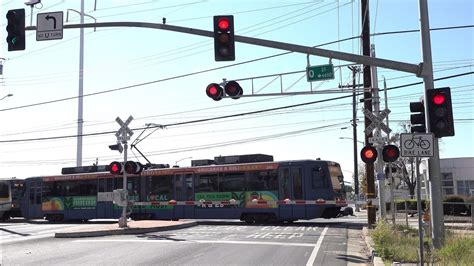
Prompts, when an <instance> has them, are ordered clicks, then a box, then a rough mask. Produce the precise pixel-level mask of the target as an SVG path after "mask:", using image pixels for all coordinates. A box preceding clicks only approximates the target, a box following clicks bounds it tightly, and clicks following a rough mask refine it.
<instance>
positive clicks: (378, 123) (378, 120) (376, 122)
mask: <svg viewBox="0 0 474 266" xmlns="http://www.w3.org/2000/svg"><path fill="white" fill-rule="evenodd" d="M388 114H390V110H389V109H385V110H383V111H382V112H380V114H379V115H375V114H374V113H372V112H371V111H369V110H367V109H364V115H365V116H366V117H367V118H368V119H370V121H372V123H371V124H370V125H369V126H368V127H367V128H366V129H365V135H367V136H368V135H370V133H372V131H374V129H375V128H376V127H380V129H382V130H383V131H385V133H387V134H388V133H390V132H391V131H392V130H391V129H390V128H389V127H388V126H387V125H385V124H384V123H383V120H384V119H385V118H386V117H387V116H388Z"/></svg>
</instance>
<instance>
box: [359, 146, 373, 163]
mask: <svg viewBox="0 0 474 266" xmlns="http://www.w3.org/2000/svg"><path fill="white" fill-rule="evenodd" d="M360 157H361V158H362V161H363V162H364V163H374V162H375V160H377V149H375V148H374V147H372V146H365V147H364V148H362V150H361V151H360Z"/></svg>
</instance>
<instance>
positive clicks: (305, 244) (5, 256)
mask: <svg viewBox="0 0 474 266" xmlns="http://www.w3.org/2000/svg"><path fill="white" fill-rule="evenodd" d="M2 225H3V224H1V225H0V226H1V230H0V231H2V238H1V240H2V244H1V246H0V250H1V251H0V258H1V260H0V262H1V265H17V264H20V265H28V264H30V265H33V264H34V265H38V264H48V265H51V264H53V265H78V264H81V265H99V264H111V263H115V264H121V265H122V264H126V265H140V264H143V265H150V264H159V265H347V263H348V262H354V263H357V262H363V260H362V258H360V257H357V256H349V255H348V254H347V249H348V235H350V231H351V230H352V231H357V230H360V228H361V226H362V224H358V223H357V220H354V221H351V220H350V219H346V220H342V219H335V220H320V219H317V220H312V221H309V222H301V223H294V224H281V225H246V224H243V223H241V222H232V221H231V222H229V221H218V222H208V223H205V224H200V225H198V226H195V227H191V228H186V229H180V230H173V231H165V232H157V233H149V234H142V235H122V236H107V237H96V238H79V239H57V238H53V237H52V234H53V233H54V231H57V230H59V229H61V228H67V227H70V226H76V225H74V224H41V223H39V224H21V223H19V224H11V225H8V226H2ZM6 230H8V231H6Z"/></svg>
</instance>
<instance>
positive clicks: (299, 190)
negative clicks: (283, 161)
mask: <svg viewBox="0 0 474 266" xmlns="http://www.w3.org/2000/svg"><path fill="white" fill-rule="evenodd" d="M291 176H292V178H293V196H294V199H303V180H302V178H303V177H302V174H301V168H292V169H291Z"/></svg>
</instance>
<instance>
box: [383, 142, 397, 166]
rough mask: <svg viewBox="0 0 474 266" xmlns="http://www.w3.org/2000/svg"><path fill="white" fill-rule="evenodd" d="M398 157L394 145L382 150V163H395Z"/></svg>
mask: <svg viewBox="0 0 474 266" xmlns="http://www.w3.org/2000/svg"><path fill="white" fill-rule="evenodd" d="M399 156H400V150H399V149H398V147H397V146H395V145H391V144H390V145H386V146H385V147H383V149H382V157H383V161H384V162H386V163H392V162H395V161H396V160H397V159H398V157H399Z"/></svg>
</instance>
